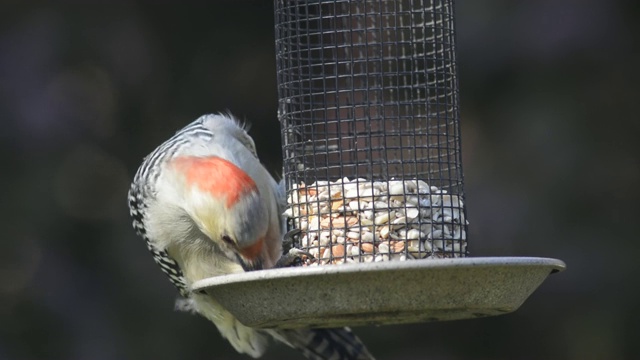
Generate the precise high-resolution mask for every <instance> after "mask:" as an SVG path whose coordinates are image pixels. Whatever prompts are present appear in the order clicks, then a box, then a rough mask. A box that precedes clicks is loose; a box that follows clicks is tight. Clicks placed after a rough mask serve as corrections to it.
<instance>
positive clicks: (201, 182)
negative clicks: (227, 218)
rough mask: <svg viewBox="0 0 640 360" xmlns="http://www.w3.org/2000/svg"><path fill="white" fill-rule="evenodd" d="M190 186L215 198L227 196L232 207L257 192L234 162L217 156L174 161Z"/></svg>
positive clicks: (185, 158) (181, 158) (253, 183)
mask: <svg viewBox="0 0 640 360" xmlns="http://www.w3.org/2000/svg"><path fill="white" fill-rule="evenodd" d="M173 165H174V166H175V167H176V168H177V169H178V170H179V171H181V172H182V173H183V174H184V176H185V178H186V180H187V183H188V184H189V185H192V186H197V187H198V189H200V190H202V191H204V192H208V193H210V194H212V195H215V196H225V197H226V199H227V201H226V203H225V205H226V206H227V207H231V206H232V205H233V204H235V203H237V202H238V200H239V199H240V196H242V195H244V194H246V193H249V192H253V191H256V190H257V187H256V183H255V182H254V181H253V179H252V178H251V177H250V176H249V175H247V173H245V172H244V171H243V170H242V169H240V168H239V167H237V166H235V165H234V164H233V163H232V162H230V161H227V160H225V159H222V158H219V157H217V156H209V157H197V156H181V157H179V158H177V159H175V160H174V161H173Z"/></svg>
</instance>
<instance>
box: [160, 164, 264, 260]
mask: <svg viewBox="0 0 640 360" xmlns="http://www.w3.org/2000/svg"><path fill="white" fill-rule="evenodd" d="M171 166H172V167H173V169H174V170H175V173H176V174H177V175H178V178H179V181H180V182H181V183H182V184H181V188H182V189H183V191H185V193H184V194H183V196H181V197H182V198H183V199H184V203H183V204H181V205H182V206H183V208H184V209H185V211H186V212H187V213H188V214H189V216H190V217H191V219H192V220H193V222H194V223H195V224H196V225H197V227H198V228H199V229H200V231H201V232H202V233H203V234H205V235H206V236H207V237H208V238H209V239H210V240H211V241H213V242H214V243H215V244H216V245H217V246H218V247H219V248H220V249H222V250H223V251H224V252H226V253H227V254H231V253H233V254H234V255H235V256H237V257H238V258H239V259H240V260H241V261H242V262H243V266H245V267H253V268H255V267H259V264H260V263H261V261H262V254H263V247H264V246H265V244H264V242H265V237H266V235H267V231H268V221H266V220H267V216H268V215H267V210H266V208H265V205H264V204H263V203H262V201H261V198H260V192H259V189H258V186H257V184H256V183H255V181H254V180H253V179H252V178H251V177H250V176H249V175H248V174H247V173H246V172H244V171H243V170H242V169H240V168H239V167H238V166H236V165H234V164H233V163H232V162H230V161H228V160H225V159H222V158H220V157H216V156H207V157H198V156H181V157H178V158H176V159H175V160H173V162H172V163H171Z"/></svg>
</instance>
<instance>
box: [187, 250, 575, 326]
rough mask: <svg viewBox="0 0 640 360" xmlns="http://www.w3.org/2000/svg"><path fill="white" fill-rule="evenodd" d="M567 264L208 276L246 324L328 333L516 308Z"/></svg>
mask: <svg viewBox="0 0 640 360" xmlns="http://www.w3.org/2000/svg"><path fill="white" fill-rule="evenodd" d="M564 269H565V264H564V262H562V261H560V260H556V259H548V258H534V257H486V258H481V257H478V258H456V259H439V260H433V261H403V262H376V263H362V264H344V265H338V266H316V267H296V268H283V269H271V270H261V271H253V272H247V273H239V274H232V275H225V276H217V277H213V278H208V279H203V280H200V281H197V282H195V283H194V284H193V286H192V290H193V291H202V290H204V291H206V292H207V293H208V294H209V295H211V296H212V297H213V298H215V299H216V300H217V301H218V302H220V304H221V305H222V306H223V307H224V308H225V309H227V310H228V311H230V312H231V313H232V314H233V315H234V316H235V317H237V318H238V320H240V322H242V323H243V324H244V325H247V326H250V327H254V328H268V329H272V328H278V329H290V328H304V327H307V328H327V327H342V326H359V325H387V324H405V323H417V322H427V321H445V320H459V319H471V318H479V317H486V316H494V315H501V314H507V313H510V312H513V311H515V310H517V309H518V308H519V307H520V305H522V303H523V302H524V301H525V300H526V299H527V298H528V297H529V295H531V293H532V292H533V291H534V290H535V289H536V288H537V287H538V286H539V285H540V284H542V282H543V281H544V280H545V279H546V278H547V276H548V275H549V274H552V273H555V272H559V271H563V270H564Z"/></svg>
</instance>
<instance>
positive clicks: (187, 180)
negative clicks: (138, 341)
mask: <svg viewBox="0 0 640 360" xmlns="http://www.w3.org/2000/svg"><path fill="white" fill-rule="evenodd" d="M128 204H129V210H130V215H131V217H132V219H133V227H134V229H135V231H136V233H137V234H138V235H139V236H140V237H142V238H143V239H144V240H145V241H146V245H147V248H148V249H149V251H150V252H151V254H152V255H153V259H154V261H155V262H156V263H157V264H158V265H159V267H160V269H161V270H162V271H163V272H164V273H165V274H166V275H167V276H168V278H169V280H170V281H171V283H173V285H174V286H175V287H176V288H177V289H178V292H179V298H178V300H177V301H176V309H177V310H182V311H189V312H192V313H197V314H200V315H202V316H203V317H205V318H206V319H208V320H210V321H211V322H213V324H214V325H215V326H216V327H217V328H218V330H219V332H220V334H221V335H222V337H224V338H225V339H227V340H228V341H229V343H230V344H231V345H232V346H233V348H234V349H235V350H236V351H238V352H239V353H243V354H246V355H248V356H250V357H253V358H259V357H261V356H262V355H263V354H264V353H265V352H266V350H267V348H268V345H269V343H270V339H275V340H276V341H279V342H282V343H284V344H286V345H288V346H290V347H292V348H295V349H298V350H299V351H301V352H302V355H304V357H306V358H308V359H312V360H322V359H332V360H333V359H337V360H365V359H367V360H370V359H373V356H372V355H371V353H370V352H369V351H368V349H367V348H366V346H365V345H364V344H363V343H362V341H361V340H360V339H359V338H358V337H357V336H356V335H355V334H354V333H353V332H351V330H350V329H349V328H346V327H345V328H334V329H254V328H251V327H248V326H245V325H243V324H242V323H241V322H240V321H238V320H237V318H236V317H235V316H234V315H233V314H231V313H230V312H229V311H227V310H226V309H225V308H224V307H223V306H222V305H221V304H220V303H218V302H217V301H216V300H215V299H214V298H212V297H211V296H210V295H208V294H207V293H205V292H194V291H191V290H190V287H191V285H192V284H193V283H194V282H196V281H198V280H201V279H205V278H209V277H214V276H222V275H226V274H233V273H241V272H246V271H254V270H263V269H270V268H275V267H281V266H289V265H292V264H294V263H295V260H296V259H299V256H298V255H299V254H300V253H297V252H296V249H295V248H292V249H291V251H288V252H286V253H284V254H283V250H282V249H283V245H282V243H283V238H284V237H285V234H284V229H285V222H284V217H283V216H282V213H283V210H284V207H285V205H286V200H285V195H284V186H283V182H280V183H278V182H277V181H276V180H275V179H274V177H273V176H271V174H270V173H269V171H268V170H267V169H266V168H265V167H264V166H263V165H262V163H261V162H260V160H259V158H258V155H257V152H256V146H255V143H254V141H253V139H252V138H251V137H250V136H249V134H248V133H247V126H246V124H245V123H244V122H241V121H239V120H238V119H237V118H235V117H234V116H233V115H231V114H229V113H217V114H207V115H203V116H201V117H199V118H198V119H196V120H195V121H193V122H192V123H191V124H189V125H187V126H185V127H184V128H183V129H181V130H179V131H178V132H176V133H175V135H173V136H172V137H170V138H169V139H168V140H166V141H165V142H164V143H162V144H161V145H160V146H158V147H157V148H156V149H155V150H154V151H152V152H151V153H150V154H149V155H148V156H146V157H145V158H144V160H143V162H142V165H141V166H140V167H139V168H138V171H137V172H136V174H135V176H134V179H133V182H132V184H131V187H130V190H129V193H128Z"/></svg>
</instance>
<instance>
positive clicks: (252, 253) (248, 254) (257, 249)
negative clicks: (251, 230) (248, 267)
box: [240, 238, 264, 260]
mask: <svg viewBox="0 0 640 360" xmlns="http://www.w3.org/2000/svg"><path fill="white" fill-rule="evenodd" d="M263 245H264V238H260V239H258V241H256V242H255V243H254V244H253V245H251V246H247V247H246V248H242V249H240V254H242V256H244V257H245V259H249V260H255V258H257V257H258V255H260V253H261V252H262V246H263Z"/></svg>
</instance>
